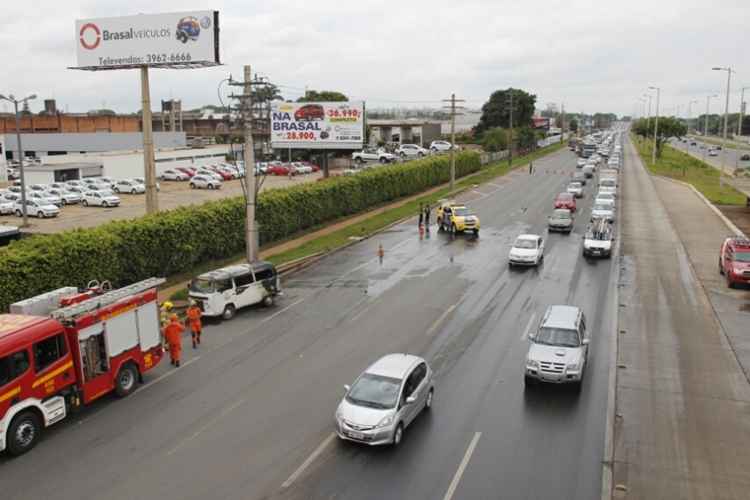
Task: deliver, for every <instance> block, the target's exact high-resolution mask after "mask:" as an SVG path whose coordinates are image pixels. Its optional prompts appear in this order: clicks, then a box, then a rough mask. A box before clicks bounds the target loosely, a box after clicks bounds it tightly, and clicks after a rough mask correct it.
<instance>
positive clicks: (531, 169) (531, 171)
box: [529, 162, 534, 175]
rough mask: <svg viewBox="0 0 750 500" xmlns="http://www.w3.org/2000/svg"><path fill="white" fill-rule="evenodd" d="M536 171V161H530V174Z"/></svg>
mask: <svg viewBox="0 0 750 500" xmlns="http://www.w3.org/2000/svg"><path fill="white" fill-rule="evenodd" d="M533 173H534V163H533V162H529V175H531V174H533Z"/></svg>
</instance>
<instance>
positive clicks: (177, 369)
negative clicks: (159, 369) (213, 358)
mask: <svg viewBox="0 0 750 500" xmlns="http://www.w3.org/2000/svg"><path fill="white" fill-rule="evenodd" d="M199 359H201V357H200V355H198V356H196V357H194V358H192V359H190V360H189V361H186V362H184V363H180V366H179V367H177V368H175V369H173V370H170V371H168V372H167V373H164V374H162V375H160V376H158V377H156V378H155V379H154V380H152V381H150V382H148V383H146V384H143V385H142V386H140V387H139V388H138V389H137V390H136V391H135V392H141V391H145V390H146V389H148V388H149V387H151V386H152V385H154V384H155V383H157V382H161V381H162V380H164V379H165V378H167V377H171V376H172V375H174V374H175V373H177V372H178V371H180V370H182V369H183V368H187V367H188V366H190V365H192V364H193V363H195V362H196V361H198V360H199ZM135 392H134V394H135Z"/></svg>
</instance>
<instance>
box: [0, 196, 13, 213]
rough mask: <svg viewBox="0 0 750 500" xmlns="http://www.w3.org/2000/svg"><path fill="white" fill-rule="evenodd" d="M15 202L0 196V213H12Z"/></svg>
mask: <svg viewBox="0 0 750 500" xmlns="http://www.w3.org/2000/svg"><path fill="white" fill-rule="evenodd" d="M15 205H16V203H15V202H13V201H10V200H6V199H4V198H0V215H10V214H12V213H13V209H14V208H15Z"/></svg>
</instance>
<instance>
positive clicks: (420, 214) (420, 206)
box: [419, 203, 424, 228]
mask: <svg viewBox="0 0 750 500" xmlns="http://www.w3.org/2000/svg"><path fill="white" fill-rule="evenodd" d="M423 219H424V208H423V207H422V204H421V203H420V204H419V227H420V228H421V227H422V220H423Z"/></svg>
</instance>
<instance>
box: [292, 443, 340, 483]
mask: <svg viewBox="0 0 750 500" xmlns="http://www.w3.org/2000/svg"><path fill="white" fill-rule="evenodd" d="M335 438H336V433H335V432H332V433H331V434H329V435H328V437H327V438H325V439H324V440H323V442H322V443H320V444H319V445H318V447H317V448H315V451H313V452H312V453H311V454H310V456H309V457H307V460H305V461H304V462H302V465H300V466H299V467H298V468H297V470H296V471H294V472H293V473H292V475H291V476H289V478H288V479H287V480H286V481H284V482H283V483H281V489H286V488H289V487H290V486H291V485H292V483H294V481H296V480H297V479H298V478H299V477H300V476H301V475H302V473H303V472H305V469H307V468H308V467H309V466H310V464H311V463H313V462H314V461H315V459H316V458H318V456H320V454H321V453H323V450H325V449H326V447H327V446H328V445H329V444H331V441H333V440H334V439H335Z"/></svg>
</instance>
